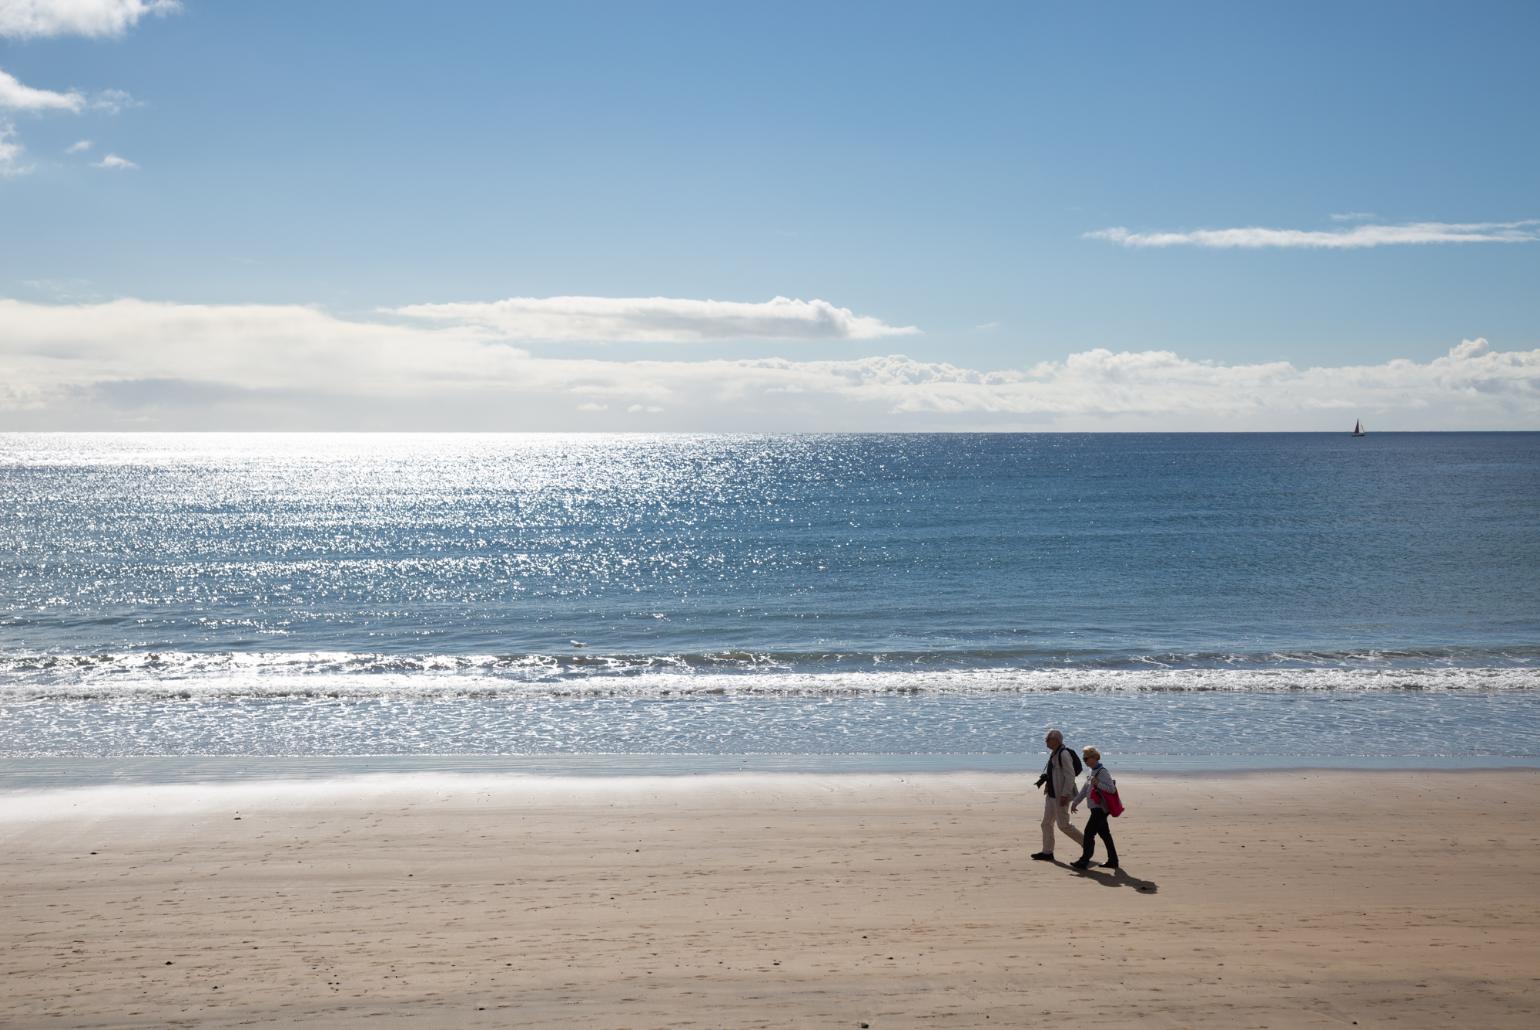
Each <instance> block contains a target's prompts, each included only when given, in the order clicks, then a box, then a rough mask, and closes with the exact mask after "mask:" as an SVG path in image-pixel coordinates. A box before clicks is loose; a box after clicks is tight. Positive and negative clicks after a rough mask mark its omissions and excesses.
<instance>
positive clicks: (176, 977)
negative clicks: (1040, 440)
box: [0, 772, 1540, 1030]
mask: <svg viewBox="0 0 1540 1030" xmlns="http://www.w3.org/2000/svg"><path fill="white" fill-rule="evenodd" d="M1122 785H1123V788H1124V795H1125V797H1126V799H1127V801H1128V804H1129V812H1128V814H1127V815H1125V816H1124V817H1123V818H1121V819H1117V820H1114V822H1113V826H1114V832H1115V835H1116V837H1117V840H1118V843H1119V847H1120V849H1121V851H1122V852H1123V855H1122V857H1123V865H1124V868H1123V870H1122V871H1121V872H1120V873H1119V874H1118V875H1113V874H1112V873H1109V872H1102V871H1093V872H1091V873H1088V874H1078V873H1076V872H1074V871H1073V870H1070V869H1068V868H1066V867H1064V866H1062V865H1058V866H1054V865H1046V864H1044V863H1039V862H1032V861H1029V860H1028V858H1027V856H1028V854H1029V853H1030V852H1032V851H1035V850H1036V849H1037V845H1038V829H1037V820H1038V817H1039V813H1040V808H1041V803H1040V801H1039V800H1038V798H1037V796H1036V795H1035V794H1034V793H1033V792H1032V791H1031V789H1030V787H1031V784H1030V779H1029V778H1026V777H1020V776H1003V775H957V776H919V777H916V776H904V777H898V776H892V777H873V776H833V777H816V776H778V777H736V776H713V777H703V778H683V779H676V780H662V779H628V778H618V779H592V780H583V781H573V780H532V779H517V778H505V779H500V780H498V779H476V780H472V779H445V778H439V779H433V778H423V777H417V778H413V779H410V780H408V779H390V778H385V779H372V780H369V781H353V782H333V783H330V784H321V785H308V786H306V785H293V784H290V785H263V784H255V785H253V784H247V785H244V786H237V787H230V786H226V787H181V788H176V787H171V788H140V789H121V790H114V789H106V790H95V791H86V792H80V793H58V794H52V795H30V796H24V795H10V796H4V797H0V845H3V859H0V861H3V863H4V869H3V884H4V888H3V890H4V894H3V910H0V945H3V949H0V976H3V980H0V984H3V986H0V1024H3V1025H5V1026H12V1027H63V1026H92V1027H96V1026H136V1027H139V1026H142V1027H162V1026H198V1027H226V1026H249V1025H277V1026H291V1025H311V1026H327V1027H362V1026H371V1027H373V1026H386V1027H391V1026H418V1027H457V1026H478V1027H481V1026H485V1027H493V1026H497V1027H504V1026H574V1027H576V1026H581V1027H656V1026H709V1027H747V1026H835V1027H839V1026H844V1027H851V1028H856V1027H859V1026H861V1025H863V1024H870V1026H871V1027H873V1028H883V1027H896V1026H928V1027H978V1026H995V1027H998V1026H1007V1027H1019V1026H1028V1025H1039V1024H1043V1023H1045V1022H1051V1023H1053V1024H1054V1025H1056V1026H1076V1027H1101V1026H1132V1025H1140V1026H1153V1027H1182V1026H1210V1027H1261V1026H1266V1027H1293V1026H1352V1025H1355V1024H1356V1025H1358V1026H1363V1027H1374V1026H1386V1025H1395V1026H1398V1027H1407V1026H1446V1025H1451V1024H1454V1023H1456V1022H1458V1023H1460V1024H1462V1025H1470V1026H1475V1027H1481V1028H1483V1030H1485V1028H1489V1027H1510V1026H1511V1027H1521V1026H1522V1027H1526V1028H1527V1027H1533V1026H1537V1025H1540V851H1537V849H1536V844H1537V829H1536V827H1537V825H1540V772H1503V773H1465V774H1458V773H1420V774H1379V773H1351V774H1349V773H1333V772H1316V773H1268V774H1253V775H1244V776H1225V777H1219V776H1214V777H1190V778H1189V777H1174V776H1167V777H1155V776H1138V775H1127V776H1124V777H1122ZM1083 815H1084V810H1083V809H1082V817H1083ZM237 816H238V817H239V818H237ZM1076 821H1077V823H1078V822H1080V821H1081V820H1080V819H1078V818H1077V820H1076ZM1059 855H1060V858H1061V859H1063V858H1072V857H1074V856H1073V853H1072V852H1071V850H1070V847H1069V845H1068V842H1063V843H1061V845H1060V847H1059ZM1045 1012H1052V1013H1053V1015H1052V1018H1051V1019H1045V1017H1044V1013H1045Z"/></svg>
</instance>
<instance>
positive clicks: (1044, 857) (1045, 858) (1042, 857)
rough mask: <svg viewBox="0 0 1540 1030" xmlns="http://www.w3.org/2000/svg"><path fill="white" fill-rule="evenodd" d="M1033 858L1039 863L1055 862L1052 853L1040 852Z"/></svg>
mask: <svg viewBox="0 0 1540 1030" xmlns="http://www.w3.org/2000/svg"><path fill="white" fill-rule="evenodd" d="M1032 857H1033V858H1035V859H1037V860H1038V861H1039V862H1052V861H1053V852H1052V851H1039V852H1036V853H1034V854H1033V856H1032Z"/></svg>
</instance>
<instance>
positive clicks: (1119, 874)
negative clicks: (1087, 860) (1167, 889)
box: [1075, 869, 1160, 894]
mask: <svg viewBox="0 0 1540 1030" xmlns="http://www.w3.org/2000/svg"><path fill="white" fill-rule="evenodd" d="M1075 872H1077V873H1079V874H1080V875H1081V876H1082V877H1084V878H1085V879H1087V880H1090V881H1092V882H1093V883H1099V884H1101V885H1102V886H1103V887H1132V888H1133V889H1134V890H1136V891H1138V892H1139V893H1140V894H1154V893H1155V892H1156V891H1158V890H1160V885H1159V884H1157V883H1156V882H1155V881H1154V880H1141V879H1139V878H1138V877H1137V876H1129V875H1128V874H1127V873H1126V872H1124V871H1123V870H1122V869H1076V870H1075Z"/></svg>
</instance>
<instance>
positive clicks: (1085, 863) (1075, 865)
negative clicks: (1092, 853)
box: [1069, 858, 1091, 869]
mask: <svg viewBox="0 0 1540 1030" xmlns="http://www.w3.org/2000/svg"><path fill="white" fill-rule="evenodd" d="M1069 867H1070V868H1071V869H1089V868H1091V860H1090V859H1089V858H1082V859H1081V860H1080V861H1078V862H1071V863H1070V864H1069Z"/></svg>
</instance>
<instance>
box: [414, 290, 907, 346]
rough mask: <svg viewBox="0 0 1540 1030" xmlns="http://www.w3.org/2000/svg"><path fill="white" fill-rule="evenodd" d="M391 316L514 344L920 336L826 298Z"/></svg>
mask: <svg viewBox="0 0 1540 1030" xmlns="http://www.w3.org/2000/svg"><path fill="white" fill-rule="evenodd" d="M388 312H389V313H390V314H395V315H402V316H404V317H407V318H418V319H425V320H432V321H438V322H444V323H450V324H461V325H475V326H483V327H485V328H488V329H492V330H494V331H496V332H499V333H501V334H503V335H505V336H507V337H509V338H511V339H518V340H590V341H621V340H624V341H633V342H647V343H687V342H698V341H703V340H743V339H761V340H771V339H774V340H872V339H877V338H879V337H883V336H907V335H910V334H913V333H918V332H919V330H918V329H916V328H914V327H913V326H890V325H887V324H885V323H883V322H882V321H880V320H879V319H876V318H870V317H867V316H864V315H856V314H854V313H852V312H851V310H850V309H849V308H837V307H835V306H834V305H833V304H830V303H829V302H828V301H823V300H792V299H790V298H788V297H776V298H774V299H773V300H770V301H767V302H764V303H744V302H739V301H720V300H684V299H679V298H674V297H511V298H509V299H507V300H499V301H491V302H473V303H456V304H413V305H411V306H408V307H402V308H391V309H388Z"/></svg>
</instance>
